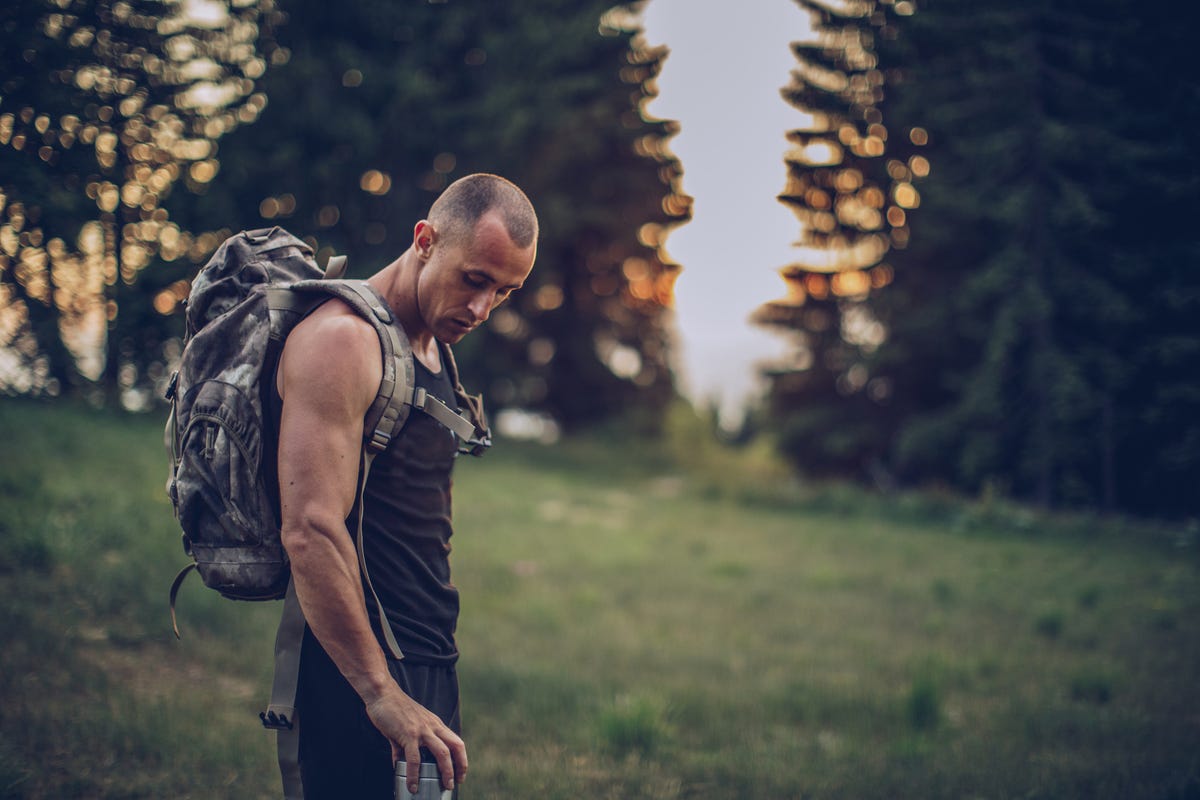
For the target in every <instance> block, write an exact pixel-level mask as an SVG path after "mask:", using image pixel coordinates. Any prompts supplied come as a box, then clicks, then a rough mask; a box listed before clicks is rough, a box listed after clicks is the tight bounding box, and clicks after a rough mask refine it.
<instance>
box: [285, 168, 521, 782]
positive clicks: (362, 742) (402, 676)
mask: <svg viewBox="0 0 1200 800" xmlns="http://www.w3.org/2000/svg"><path fill="white" fill-rule="evenodd" d="M537 233H538V228H537V217H536V215H535V213H534V210H533V207H532V205H531V204H530V202H529V200H528V198H526V197H525V195H524V193H523V192H521V190H520V189H518V188H517V187H516V186H515V185H514V184H512V183H510V182H508V181H506V180H504V179H503V178H499V177H497V176H494V175H483V174H479V175H470V176H467V177H465V178H462V179H460V180H458V181H455V182H454V183H453V184H451V185H450V186H449V187H448V188H447V189H446V190H445V192H443V193H442V195H441V196H440V197H439V198H438V199H437V200H436V201H435V202H434V204H433V206H432V207H431V208H430V210H429V215H428V218H427V219H424V220H421V221H420V222H418V223H417V224H416V225H415V226H414V228H413V237H412V244H411V246H410V247H409V248H408V249H407V250H406V251H405V252H404V253H403V254H402V255H401V256H400V257H399V258H398V259H396V260H395V261H393V262H392V263H391V264H388V265H387V266H386V267H384V268H383V269H382V270H380V271H379V272H378V273H376V274H375V275H373V276H372V277H371V278H369V279H368V282H369V283H370V284H371V285H372V286H373V287H374V288H375V289H377V290H378V291H379V292H380V293H381V294H382V296H383V297H384V299H385V300H386V301H387V302H388V304H389V306H390V307H391V309H392V311H393V313H394V314H395V317H396V320H397V321H398V323H399V324H400V325H401V326H402V327H403V329H404V331H405V333H406V334H407V335H408V338H409V341H410V342H411V344H412V349H413V354H414V356H415V372H416V385H417V386H418V387H423V388H425V389H426V391H428V392H429V393H431V394H432V395H433V396H435V397H437V398H438V399H440V400H442V401H443V402H445V403H447V404H449V405H450V406H451V407H454V405H455V402H454V400H455V398H454V394H453V391H452V386H451V384H450V381H449V378H448V377H447V369H446V365H445V363H443V357H442V351H441V348H440V346H439V342H440V343H442V344H444V345H450V344H454V343H456V342H458V341H459V340H460V339H462V338H463V337H464V336H465V335H466V334H467V333H469V332H470V331H471V330H472V329H474V328H475V327H476V326H477V325H479V324H480V323H482V322H483V321H484V320H486V319H487V318H488V315H489V314H490V313H491V312H492V310H493V309H495V308H496V306H498V305H499V304H500V303H502V302H503V301H504V300H505V298H507V297H508V296H509V294H511V293H512V292H513V291H515V290H517V289H519V288H521V285H522V284H523V283H524V282H525V280H526V278H527V277H528V276H529V273H530V270H531V269H532V268H533V261H534V257H535V255H536V250H537ZM381 377H382V359H381V350H380V344H379V339H378V337H377V335H376V333H375V330H374V329H373V328H372V327H371V325H370V324H368V323H367V322H366V321H364V320H363V319H361V318H360V317H358V316H357V315H356V314H355V313H354V312H353V311H351V310H350V309H349V308H348V307H347V306H345V305H343V304H342V303H341V302H340V301H337V300H331V301H329V302H327V303H325V304H324V305H323V306H321V307H320V308H318V309H317V310H316V311H315V312H313V313H312V314H311V315H310V316H309V317H308V318H307V319H305V320H304V321H303V322H301V323H300V324H299V325H297V327H296V328H295V329H294V330H293V331H292V333H291V335H290V336H289V337H288V339H287V343H286V345H285V347H284V351H283V354H282V356H281V359H280V364H279V369H278V373H277V379H276V388H277V389H278V392H279V396H280V398H281V399H282V408H281V412H280V427H279V453H278V455H279V462H278V463H279V486H280V503H281V513H282V535H283V543H284V546H285V548H286V549H287V552H288V556H289V558H290V560H291V565H292V576H293V581H294V587H295V592H296V596H297V598H298V599H299V602H300V607H301V609H302V610H303V613H304V618H305V620H306V621H307V624H308V631H307V632H306V634H305V639H304V646H303V651H302V656H301V661H300V676H299V693H298V708H299V709H300V715H301V716H300V718H301V725H300V763H301V775H302V778H303V784H304V792H305V797H306V798H308V800H314V799H315V800H319V798H324V797H331V798H338V799H339V800H341V798H347V797H353V798H356V800H357V799H360V798H375V797H378V798H391V797H392V796H393V794H392V792H393V780H394V778H393V775H394V772H393V763H394V762H395V761H397V760H401V759H402V760H404V761H405V762H407V774H408V776H409V777H408V784H409V788H410V790H412V791H415V790H416V788H417V778H418V775H419V768H418V763H419V760H420V753H421V751H422V750H423V751H425V752H426V754H427V755H426V758H427V759H432V760H433V761H435V762H436V763H437V765H438V768H439V771H440V774H441V777H442V784H443V786H444V787H446V788H452V787H453V786H455V785H457V784H458V783H461V782H462V780H463V778H464V776H465V774H466V771H467V749H466V746H465V744H464V743H463V740H462V739H461V738H460V736H459V733H460V731H459V718H458V683H457V678H456V676H455V671H454V665H455V662H456V660H457V656H458V651H457V649H456V647H455V642H454V631H455V625H456V621H457V617H458V593H457V590H456V589H455V588H454V586H453V584H451V582H450V568H449V561H448V555H449V551H450V544H449V539H450V536H451V525H450V473H451V467H452V464H453V461H454V457H455V454H456V451H457V444H456V441H455V438H454V435H453V434H452V433H451V432H450V430H449V429H448V428H445V427H444V426H442V425H441V423H439V422H438V421H436V420H435V419H434V418H433V417H430V416H428V415H426V414H422V413H419V412H413V413H412V414H410V415H409V418H408V421H407V422H406V423H405V427H404V429H403V430H402V431H401V433H400V434H399V435H398V436H397V437H396V438H395V439H394V440H393V441H392V443H391V445H389V447H388V449H387V450H385V451H384V452H383V453H381V454H380V455H379V456H378V457H377V458H376V459H375V462H374V465H373V466H372V468H371V471H370V476H369V480H368V481H367V486H366V489H365V500H364V508H365V513H364V517H363V519H364V524H363V536H364V554H365V558H366V563H367V564H368V570H369V572H370V575H371V581H372V584H373V586H374V588H375V590H376V592H377V593H378V595H379V597H380V601H381V603H382V606H383V609H384V612H385V615H386V617H387V619H385V620H379V619H378V618H377V617H378V614H377V613H375V611H374V609H373V608H372V609H370V610H368V606H367V603H366V600H365V595H364V589H363V582H362V579H361V576H360V570H359V561H358V555H357V552H356V549H355V543H354V537H353V536H352V535H351V533H350V531H349V530H348V528H347V522H346V520H347V518H348V517H349V516H350V515H351V512H352V509H353V507H354V504H355V501H356V500H357V497H356V494H357V491H356V490H357V483H358V469H359V455H360V453H361V451H362V446H363V418H364V415H365V414H366V412H367V410H368V408H369V406H370V405H371V403H372V401H373V400H374V399H375V396H376V392H377V390H378V388H379V383H380V378H381ZM380 624H387V625H390V626H391V628H392V632H393V633H394V634H395V637H396V640H397V642H398V644H399V645H400V648H401V650H402V652H403V654H404V658H403V660H399V661H398V660H395V659H393V658H389V657H388V656H387V655H386V653H385V651H384V648H383V647H382V646H381V639H380V635H381V633H380V631H381V629H380V628H378V627H377V626H379V625H380Z"/></svg>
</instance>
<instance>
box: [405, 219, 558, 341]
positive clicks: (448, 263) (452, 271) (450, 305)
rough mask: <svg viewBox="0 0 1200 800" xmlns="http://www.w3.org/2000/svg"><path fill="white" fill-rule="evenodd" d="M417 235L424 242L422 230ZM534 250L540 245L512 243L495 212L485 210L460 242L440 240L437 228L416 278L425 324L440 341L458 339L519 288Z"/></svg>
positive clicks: (418, 299)
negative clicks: (473, 227)
mask: <svg viewBox="0 0 1200 800" xmlns="http://www.w3.org/2000/svg"><path fill="white" fill-rule="evenodd" d="M417 236H418V240H420V237H421V233H420V232H418V234H417ZM536 250H537V247H536V245H530V246H529V247H524V248H522V247H518V246H517V245H516V244H514V243H513V241H512V240H511V239H510V238H509V236H508V231H507V230H505V228H504V223H503V221H502V220H501V218H500V216H499V214H497V213H489V214H485V215H484V216H483V217H482V218H480V220H479V222H478V223H477V224H476V226H475V230H474V231H473V233H471V234H469V235H467V236H464V237H461V241H457V242H450V241H448V240H446V239H445V238H444V237H441V238H439V237H438V235H437V232H436V231H434V232H433V242H432V246H431V247H430V248H429V256H428V259H427V260H426V263H425V265H424V267H423V268H422V270H421V273H420V276H419V277H418V279H417V302H418V306H419V308H420V310H421V318H422V319H423V320H424V322H425V326H426V328H428V330H429V331H430V332H431V333H433V335H434V337H435V338H437V339H438V340H439V341H442V342H445V343H446V344H455V343H456V342H458V341H459V340H460V339H462V338H463V337H464V336H466V335H467V334H468V333H470V332H471V331H472V330H474V329H475V328H476V327H477V326H478V325H479V324H480V323H482V322H484V321H485V320H487V318H488V316H489V315H490V314H491V313H492V311H493V310H494V309H495V308H496V307H497V306H499V305H500V304H501V303H503V302H504V301H505V300H506V299H507V298H508V296H509V295H510V294H512V293H513V292H514V291H516V290H517V289H519V288H521V286H522V284H524V283H525V279H526V278H528V277H529V273H530V271H531V270H532V269H533V260H534V257H535V255H536Z"/></svg>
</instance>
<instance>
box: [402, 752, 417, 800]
mask: <svg viewBox="0 0 1200 800" xmlns="http://www.w3.org/2000/svg"><path fill="white" fill-rule="evenodd" d="M404 763H405V770H406V772H405V773H404V774H405V775H407V776H408V777H407V778H405V782H406V783H407V784H408V792H409V794H416V793H417V792H418V791H419V790H420V788H421V746H420V745H419V744H417V743H414V744H413V746H412V747H406V748H404Z"/></svg>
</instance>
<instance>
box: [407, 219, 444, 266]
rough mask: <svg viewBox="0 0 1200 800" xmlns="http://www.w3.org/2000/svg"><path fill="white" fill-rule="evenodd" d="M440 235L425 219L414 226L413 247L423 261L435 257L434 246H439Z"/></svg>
mask: <svg viewBox="0 0 1200 800" xmlns="http://www.w3.org/2000/svg"><path fill="white" fill-rule="evenodd" d="M437 240H438V233H437V229H436V228H434V227H433V223H432V222H430V221H429V220H427V219H423V220H421V221H420V222H418V223H417V224H416V225H415V226H413V247H414V248H416V251H417V255H418V256H420V257H421V258H422V259H426V258H429V257H430V256H431V255H433V246H434V245H435V244H437Z"/></svg>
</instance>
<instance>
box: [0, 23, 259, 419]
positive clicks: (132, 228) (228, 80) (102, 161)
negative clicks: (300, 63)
mask: <svg viewBox="0 0 1200 800" xmlns="http://www.w3.org/2000/svg"><path fill="white" fill-rule="evenodd" d="M276 21H278V16H277V15H276V14H275V13H274V11H273V5H272V3H271V1H270V0H261V1H260V2H252V3H244V2H243V3H234V4H233V5H228V4H226V3H224V2H217V3H209V4H206V5H202V6H201V5H195V4H188V3H182V2H178V0H116V1H115V2H114V1H113V0H94V1H93V2H88V1H87V0H21V1H20V2H14V3H9V4H7V5H5V7H4V8H3V10H0V64H2V66H3V71H2V73H0V74H2V75H3V81H2V83H0V347H2V348H3V350H2V351H0V356H3V358H0V389H3V390H6V391H8V392H17V393H25V394H51V395H53V394H57V393H59V392H61V391H63V390H65V389H69V388H71V387H76V388H78V387H81V386H86V385H88V383H89V382H91V381H98V380H101V379H103V383H104V384H105V385H106V386H107V387H108V388H109V389H110V390H112V391H113V393H114V394H115V392H116V390H118V389H124V390H131V389H133V387H135V386H136V385H137V384H138V383H139V382H141V383H145V382H146V379H145V377H144V376H145V373H146V372H147V371H148V370H149V369H150V368H152V367H154V366H155V365H157V368H158V370H159V371H160V372H161V363H160V362H161V361H162V359H163V345H164V343H165V342H166V341H168V340H169V339H170V338H171V336H172V330H171V329H172V327H173V326H171V325H169V324H166V321H165V320H164V319H162V316H161V315H160V314H156V313H155V312H154V310H153V308H152V307H151V304H150V298H151V297H153V296H154V294H155V293H156V292H157V290H158V289H159V288H161V286H163V285H165V284H166V283H169V282H170V281H171V280H174V279H178V278H179V275H180V270H179V269H178V268H176V269H174V270H171V269H169V268H160V269H157V270H155V271H154V275H153V277H151V278H150V279H149V280H147V281H145V282H142V283H140V284H139V281H138V277H139V274H140V273H141V272H142V270H144V269H145V268H146V267H147V266H149V265H150V264H151V263H152V262H153V261H155V260H156V259H157V260H158V263H159V264H160V265H161V264H163V263H170V262H176V261H177V260H179V259H181V258H184V257H185V256H188V255H191V257H192V260H195V259H197V258H200V257H202V256H203V255H204V254H205V252H207V251H208V250H211V248H212V246H213V245H214V244H215V242H214V241H213V239H214V238H215V237H212V236H207V237H205V236H201V237H194V236H193V235H192V234H190V233H189V232H187V231H184V230H181V229H180V228H179V226H178V225H177V224H176V223H175V222H173V221H171V219H170V216H169V214H168V213H167V210H166V208H165V206H164V204H163V201H165V200H166V198H167V197H168V196H169V195H170V194H171V192H172V190H173V188H174V187H175V186H176V185H177V184H181V183H182V184H183V185H185V186H186V187H187V188H189V189H192V190H197V189H199V188H200V187H202V186H203V185H204V184H206V183H207V182H208V181H210V180H211V179H212V178H213V177H214V176H215V175H216V173H217V170H218V168H219V162H218V161H217V159H216V141H217V140H218V139H219V138H220V137H221V136H223V135H225V134H226V133H228V132H230V131H232V130H233V129H235V128H237V127H238V126H239V125H241V124H245V123H249V122H253V121H254V120H255V119H256V118H257V116H258V113H259V111H261V109H262V108H263V106H264V105H265V104H266V98H265V97H264V96H263V95H262V94H261V93H256V92H255V91H254V89H255V79H256V78H258V77H260V76H261V75H262V74H263V72H264V71H265V70H266V68H267V63H268V61H269V60H271V59H272V58H274V57H275V56H276V55H277V53H278V51H277V50H276V48H275V47H274V43H273V41H272V39H271V29H272V25H273V23H274V22H276ZM126 399H127V400H128V399H129V398H126Z"/></svg>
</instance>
